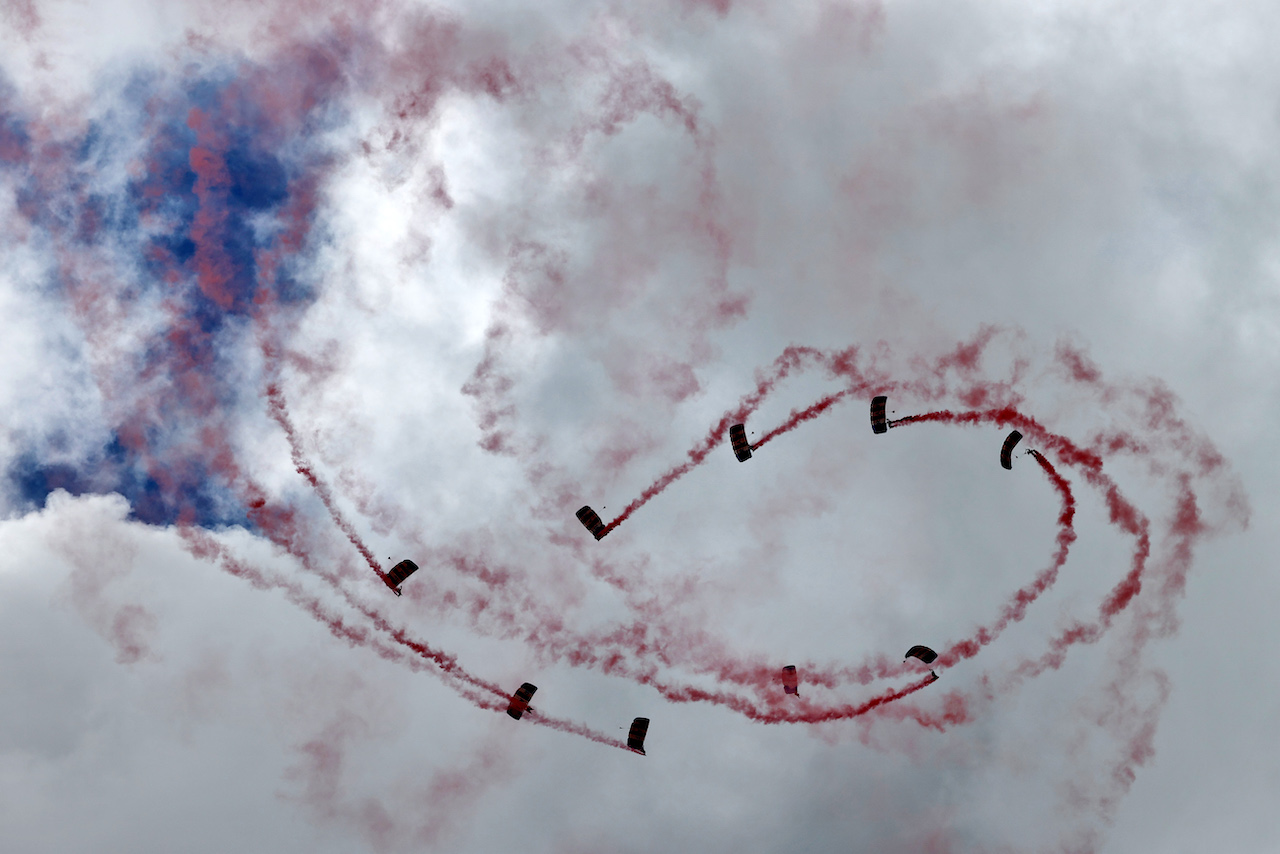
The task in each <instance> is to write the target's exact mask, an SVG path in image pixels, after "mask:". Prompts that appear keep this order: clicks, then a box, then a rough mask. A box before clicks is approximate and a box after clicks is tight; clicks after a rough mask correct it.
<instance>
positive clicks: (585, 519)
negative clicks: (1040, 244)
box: [578, 504, 607, 540]
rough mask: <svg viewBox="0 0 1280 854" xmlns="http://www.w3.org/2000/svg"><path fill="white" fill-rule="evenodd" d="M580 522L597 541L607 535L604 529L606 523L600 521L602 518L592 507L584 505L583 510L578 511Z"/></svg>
mask: <svg viewBox="0 0 1280 854" xmlns="http://www.w3.org/2000/svg"><path fill="white" fill-rule="evenodd" d="M578 521H579V522H581V523H582V526H583V527H584V528H586V529H587V530H588V531H590V532H591V536H593V537H595V538H596V539H597V540H598V539H600V538H601V537H603V536H604V535H605V533H607V532H606V531H605V529H604V522H601V521H600V517H599V516H598V515H597V514H596V511H594V510H592V509H591V505H589V504H584V505H583V506H582V509H581V510H579V511H578Z"/></svg>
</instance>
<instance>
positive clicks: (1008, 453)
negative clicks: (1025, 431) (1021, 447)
mask: <svg viewBox="0 0 1280 854" xmlns="http://www.w3.org/2000/svg"><path fill="white" fill-rule="evenodd" d="M1021 439H1022V434H1021V433H1019V432H1018V431H1017V430H1014V431H1012V432H1011V433H1010V434H1009V435H1008V436H1005V437H1004V445H1003V446H1001V448H1000V465H1002V466H1004V467H1005V468H1007V469H1012V468H1013V446H1014V445H1016V444H1018V442H1019V440H1021Z"/></svg>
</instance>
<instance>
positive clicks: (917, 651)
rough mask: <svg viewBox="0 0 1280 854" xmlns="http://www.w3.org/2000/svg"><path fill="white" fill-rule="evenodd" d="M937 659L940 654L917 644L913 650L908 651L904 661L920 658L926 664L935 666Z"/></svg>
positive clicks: (903, 658)
mask: <svg viewBox="0 0 1280 854" xmlns="http://www.w3.org/2000/svg"><path fill="white" fill-rule="evenodd" d="M937 657H938V654H937V653H936V652H934V651H933V650H931V649H929V647H927V646H922V645H920V644H916V645H915V646H913V647H911V649H909V650H907V654H906V655H905V656H903V657H902V660H903V661H906V660H907V659H908V658H918V659H920V660H921V661H923V662H924V663H925V664H933V662H934V661H935V660H936V659H937Z"/></svg>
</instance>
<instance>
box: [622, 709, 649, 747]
mask: <svg viewBox="0 0 1280 854" xmlns="http://www.w3.org/2000/svg"><path fill="white" fill-rule="evenodd" d="M648 731H649V719H648V718H636V719H635V720H634V721H632V722H631V732H629V733H627V747H629V748H631V749H632V750H634V751H635V752H636V753H639V754H640V755H641V756H644V755H645V753H644V736H645V733H647V732H648Z"/></svg>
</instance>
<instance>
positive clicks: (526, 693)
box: [507, 682, 538, 720]
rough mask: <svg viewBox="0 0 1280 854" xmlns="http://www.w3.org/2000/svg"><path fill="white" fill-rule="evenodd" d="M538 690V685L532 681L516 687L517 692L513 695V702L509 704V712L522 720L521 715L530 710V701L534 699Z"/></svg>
mask: <svg viewBox="0 0 1280 854" xmlns="http://www.w3.org/2000/svg"><path fill="white" fill-rule="evenodd" d="M537 690H538V686H537V685H534V684H532V683H530V682H526V683H524V684H523V685H521V686H520V687H519V688H518V689H516V692H515V694H513V695H512V696H511V703H510V704H509V705H508V706H507V714H509V715H511V717H513V718H515V719H516V720H520V716H521V715H523V714H524V713H525V712H527V711H528V710H529V701H530V700H532V699H533V694H534V692H535V691H537Z"/></svg>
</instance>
